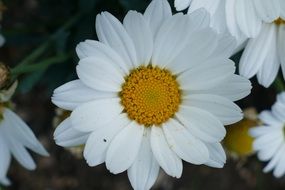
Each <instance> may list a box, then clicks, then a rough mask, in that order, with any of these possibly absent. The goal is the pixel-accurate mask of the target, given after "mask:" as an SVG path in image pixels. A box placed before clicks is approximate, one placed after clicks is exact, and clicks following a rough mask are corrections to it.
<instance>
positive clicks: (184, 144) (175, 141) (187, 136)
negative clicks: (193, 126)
mask: <svg viewBox="0 0 285 190" xmlns="http://www.w3.org/2000/svg"><path fill="white" fill-rule="evenodd" d="M163 131H164V134H165V137H166V140H167V142H168V145H169V147H170V149H171V150H173V151H174V152H175V153H176V154H177V155H178V156H179V157H180V158H181V159H183V160H185V161H186V162H189V163H192V164H196V165H200V164H204V163H206V162H207V161H208V159H209V152H208V149H207V147H206V145H205V144H204V143H203V142H202V141H201V140H199V139H197V138H196V137H194V136H193V135H191V133H189V132H188V131H187V129H186V128H185V127H184V126H182V125H181V124H180V123H179V122H178V121H176V120H174V119H170V120H169V121H168V122H167V123H165V124H164V125H163Z"/></svg>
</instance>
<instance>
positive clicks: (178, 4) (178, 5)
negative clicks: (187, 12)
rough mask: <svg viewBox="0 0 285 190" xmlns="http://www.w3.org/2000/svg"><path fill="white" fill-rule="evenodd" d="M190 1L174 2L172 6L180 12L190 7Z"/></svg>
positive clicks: (179, 0)
mask: <svg viewBox="0 0 285 190" xmlns="http://www.w3.org/2000/svg"><path fill="white" fill-rule="evenodd" d="M191 1H192V0H175V1H174V6H175V8H176V10H177V11H182V10H184V9H187V8H188V7H189V5H190V3H191Z"/></svg>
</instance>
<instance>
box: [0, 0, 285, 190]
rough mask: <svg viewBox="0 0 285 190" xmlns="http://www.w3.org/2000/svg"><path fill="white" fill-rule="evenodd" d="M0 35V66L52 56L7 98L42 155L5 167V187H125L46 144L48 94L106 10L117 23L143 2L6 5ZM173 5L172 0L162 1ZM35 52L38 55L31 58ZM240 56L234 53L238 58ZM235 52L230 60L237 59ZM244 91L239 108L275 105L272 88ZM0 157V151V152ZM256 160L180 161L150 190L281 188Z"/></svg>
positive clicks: (63, 0) (43, 0) (65, 76)
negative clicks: (30, 163) (179, 170)
mask: <svg viewBox="0 0 285 190" xmlns="http://www.w3.org/2000/svg"><path fill="white" fill-rule="evenodd" d="M3 2H4V4H5V6H6V7H7V9H6V11H4V13H3V19H2V24H1V25H2V30H1V33H2V34H3V35H4V37H5V38H6V43H5V45H4V47H2V48H1V49H0V51H1V53H0V58H1V62H4V63H6V64H8V65H9V66H10V67H14V66H15V65H17V64H19V63H23V62H25V64H36V63H43V62H44V61H47V60H50V59H53V58H55V59H56V58H58V60H57V61H54V63H53V65H52V66H50V67H43V68H41V69H38V70H37V71H34V72H30V73H27V74H24V75H19V87H18V90H17V93H16V95H15V96H14V98H13V101H14V102H15V103H16V112H17V113H19V114H20V116H21V117H22V118H23V119H24V120H25V121H26V122H27V123H28V124H29V126H30V127H31V128H32V130H33V131H34V132H35V134H36V136H37V137H38V138H39V139H40V141H41V142H42V143H43V144H44V146H45V147H46V148H47V149H48V151H49V152H50V155H51V156H50V157H48V158H44V157H39V156H37V155H35V154H33V156H34V158H35V159H36V162H37V164H38V167H37V169H36V170H35V171H32V172H30V171H27V170H25V169H24V168H23V167H21V166H20V165H19V164H18V163H17V162H16V161H13V163H12V165H11V168H10V170H9V174H8V175H9V178H10V179H11V180H12V182H13V184H12V186H10V187H6V188H4V189H6V190H94V189H98V190H129V189H131V186H130V184H129V181H128V178H127V175H126V173H123V174H120V175H113V174H110V173H109V172H108V171H107V169H106V168H105V166H104V165H100V166H98V167H95V168H90V167H89V166H88V165H87V164H86V163H85V160H84V159H80V158H77V157H76V156H74V155H73V154H71V153H70V152H69V151H67V150H65V149H63V148H61V147H58V146H56V145H55V143H54V141H53V131H54V128H53V118H54V116H55V106H53V105H52V104H51V102H50V96H51V94H52V91H53V90H54V89H55V88H56V87H58V86H59V85H61V84H64V83H65V82H67V81H70V80H72V79H75V78H76V74H75V65H76V64H77V61H78V58H77V56H76V53H75V47H76V44H77V43H79V42H80V41H83V40H85V39H96V33H95V18H96V15H97V14H98V13H100V12H101V11H109V12H111V13H112V14H114V15H115V16H116V17H117V18H119V19H120V20H122V19H123V16H124V15H125V14H126V12H127V11H128V10H130V9H133V10H137V11H141V12H142V11H143V10H144V9H145V8H146V6H147V5H148V4H149V2H150V0H6V1H3ZM170 3H171V5H173V1H170ZM33 54H36V55H38V56H35V57H33V56H31V55H33ZM239 55H240V54H239ZM239 55H237V56H235V57H234V58H233V59H235V60H238V59H239ZM253 86H254V88H253V92H252V94H251V95H250V96H249V97H247V98H245V99H244V100H242V101H240V102H239V105H240V106H241V107H243V108H245V107H249V106H254V107H256V108H257V110H259V111H260V110H263V109H268V108H270V106H271V105H272V103H273V102H274V101H275V94H276V92H275V90H274V89H273V88H269V89H264V88H262V87H260V86H259V85H257V84H256V82H255V81H253ZM0 156H1V153H0ZM263 167H264V163H261V162H258V161H257V159H256V157H255V156H251V157H249V158H247V159H242V160H233V159H228V162H227V164H226V165H225V168H223V169H212V168H209V167H205V166H194V165H191V164H187V163H184V172H183V175H182V177H181V178H180V179H174V178H171V177H169V176H167V175H165V174H164V173H163V172H161V174H160V177H159V178H158V180H157V183H156V185H155V186H154V187H153V189H155V190H207V189H213V190H228V189H231V190H251V189H252V190H253V189H258V190H267V189H272V190H273V189H276V190H281V189H285V180H284V178H283V179H275V178H274V177H273V175H272V174H271V173H269V174H263V173H262V168H263Z"/></svg>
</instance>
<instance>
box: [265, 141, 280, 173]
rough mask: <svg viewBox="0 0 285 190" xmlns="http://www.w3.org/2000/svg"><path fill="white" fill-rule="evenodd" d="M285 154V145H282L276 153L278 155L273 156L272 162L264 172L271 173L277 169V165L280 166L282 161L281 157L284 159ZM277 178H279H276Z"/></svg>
mask: <svg viewBox="0 0 285 190" xmlns="http://www.w3.org/2000/svg"><path fill="white" fill-rule="evenodd" d="M284 153H285V145H282V146H281V147H280V148H279V149H278V151H277V152H276V154H275V155H274V156H273V158H272V159H271V160H270V162H269V163H268V164H267V165H266V167H265V168H264V169H263V172H265V173H267V172H269V171H271V170H272V169H273V168H275V167H276V165H277V164H278V162H279V160H280V159H281V157H282V156H283V157H284ZM276 177H277V176H276ZM279 177H280V176H279Z"/></svg>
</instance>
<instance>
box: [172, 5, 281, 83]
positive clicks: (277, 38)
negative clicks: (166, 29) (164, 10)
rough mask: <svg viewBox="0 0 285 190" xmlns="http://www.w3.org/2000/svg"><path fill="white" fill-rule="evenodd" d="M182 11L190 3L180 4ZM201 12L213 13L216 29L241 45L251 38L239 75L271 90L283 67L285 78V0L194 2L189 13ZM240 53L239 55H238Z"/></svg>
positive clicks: (179, 7) (243, 56)
mask: <svg viewBox="0 0 285 190" xmlns="http://www.w3.org/2000/svg"><path fill="white" fill-rule="evenodd" d="M175 4H176V7H177V8H178V10H180V9H184V8H187V6H189V5H190V1H189V0H176V1H175ZM199 8H205V9H206V10H207V11H209V13H210V15H211V18H212V26H213V27H214V28H215V29H216V30H217V31H224V30H225V28H227V30H228V31H229V32H230V33H231V34H232V35H233V36H235V37H236V38H237V40H238V41H239V42H242V41H243V40H239V39H244V37H243V36H246V37H249V38H250V39H249V41H248V43H247V45H246V48H245V51H244V53H243V55H242V58H241V60H240V67H239V72H240V74H241V75H242V76H245V77H247V78H252V77H253V76H254V75H257V79H258V82H259V83H260V84H261V85H263V86H264V87H269V86H270V85H271V84H272V82H273V81H274V80H275V78H276V75H277V73H278V71H279V68H280V65H281V67H282V71H283V76H285V56H284V52H285V45H284V44H285V21H284V19H285V1H284V0H272V1H268V0H192V2H191V5H190V7H189V10H188V12H193V11H195V10H197V9H199ZM235 52H236V51H235Z"/></svg>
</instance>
